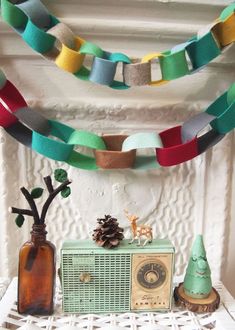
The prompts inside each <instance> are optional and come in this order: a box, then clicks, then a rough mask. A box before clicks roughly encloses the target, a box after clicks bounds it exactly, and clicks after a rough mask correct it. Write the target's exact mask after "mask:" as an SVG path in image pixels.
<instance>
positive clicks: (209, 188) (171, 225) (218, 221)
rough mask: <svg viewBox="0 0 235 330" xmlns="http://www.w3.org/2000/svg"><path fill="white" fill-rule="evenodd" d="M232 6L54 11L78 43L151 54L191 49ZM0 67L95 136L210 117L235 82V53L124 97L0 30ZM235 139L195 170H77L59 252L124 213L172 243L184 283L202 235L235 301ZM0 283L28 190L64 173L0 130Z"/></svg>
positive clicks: (204, 0) (108, 5)
mask: <svg viewBox="0 0 235 330" xmlns="http://www.w3.org/2000/svg"><path fill="white" fill-rule="evenodd" d="M229 2H230V1H222V0H221V1H219V0H216V1H209V0H199V1H196V0H176V1H170V0H169V1H167V0H166V1H160V0H159V1H158V0H148V1H146V0H145V1H144V0H128V1H123V0H119V1H115V0H101V1H95V0H86V1H85V0H84V1H83V0H67V1H66V0H57V1H49V0H47V1H45V3H46V5H47V6H48V7H49V8H50V9H51V11H52V12H53V13H54V14H55V15H56V16H58V17H59V18H60V19H61V20H62V21H63V22H65V23H67V24H68V25H69V26H70V27H71V28H72V30H73V31H74V32H76V33H77V34H79V35H80V36H82V37H84V38H86V39H88V40H90V41H92V42H95V43H97V44H99V45H100V46H101V47H102V48H103V49H105V50H110V51H121V52H124V53H126V54H128V55H130V56H134V57H141V56H143V55H145V54H146V53H148V52H153V51H154V52H155V51H161V50H166V49H168V48H170V47H172V46H174V45H175V44H177V43H180V42H183V41H185V40H186V39H187V38H189V37H190V36H192V35H193V34H195V33H196V32H197V31H198V30H199V29H200V28H202V27H203V26H204V25H206V24H208V23H210V22H211V21H212V20H213V19H214V18H216V17H217V16H218V15H219V13H220V11H221V10H222V9H223V7H224V6H225V5H227V4H228V3H229ZM0 36H1V42H0V65H1V67H2V68H4V70H5V72H6V73H7V75H8V77H9V79H10V80H12V81H13V82H14V83H15V84H16V86H18V87H19V88H20V90H21V92H22V93H23V95H24V96H25V98H26V99H27V100H28V102H29V104H30V105H31V106H33V107H35V108H37V109H39V110H40V111H41V112H42V113H43V114H45V115H46V116H48V117H49V118H56V119H58V120H60V121H62V122H64V123H67V124H69V125H71V126H73V127H76V128H83V129H88V130H91V131H94V132H97V133H120V132H127V133H133V132H138V131H149V130H156V131H160V130H163V129H164V128H168V127H172V126H175V125H177V124H180V123H181V122H182V121H184V120H185V119H186V118H188V117H190V116H192V115H193V114H195V113H197V112H200V111H202V110H203V109H205V107H206V106H207V105H208V104H209V103H210V102H211V101H213V100H214V99H215V98H216V97H217V96H218V95H220V93H222V92H223V91H224V90H225V89H226V88H227V87H228V86H229V85H230V84H231V82H233V81H234V80H235V71H234V68H235V61H234V52H235V48H234V47H232V48H231V49H229V50H228V51H227V52H226V53H225V54H223V55H222V56H221V57H220V58H219V59H217V60H216V61H214V62H213V63H212V64H210V65H209V66H208V67H206V68H205V69H203V70H202V71H200V72H199V73H197V74H195V75H193V76H188V77H185V78H181V79H179V80H177V81H174V82H171V83H170V84H168V85H165V86H162V87H158V88H151V87H141V88H132V89H130V90H128V91H114V90H111V89H108V88H106V87H103V86H97V85H94V84H91V83H88V82H81V81H78V80H76V79H75V78H74V77H72V75H70V74H68V73H66V72H63V71H61V70H59V69H58V68H57V67H55V66H54V65H53V64H52V63H50V62H47V61H46V60H44V59H43V58H41V57H40V56H39V55H37V54H36V53H34V52H33V51H32V50H30V49H29V48H28V47H27V46H26V45H25V44H24V42H23V41H22V40H21V39H20V37H19V36H17V35H16V34H15V33H14V32H13V31H12V30H10V29H9V28H8V27H7V26H6V25H5V24H3V23H2V22H0ZM233 148H234V135H233V133H231V134H229V135H228V136H227V137H226V138H225V139H224V140H223V141H222V142H221V143H220V144H218V145H217V146H216V147H215V148H213V150H210V151H209V152H207V153H206V154H204V155H201V156H200V157H198V158H197V159H195V160H193V161H191V162H188V163H186V164H183V165H180V166H177V167H174V168H164V169H160V170H151V171H145V172H141V171H140V172H135V171H132V170H126V171H100V172H87V171H80V170H77V169H74V168H67V167H66V166H63V167H64V168H66V169H68V171H69V174H70V176H71V177H72V178H73V185H72V189H73V194H72V196H71V198H70V199H69V200H65V201H59V199H58V202H57V203H55V204H54V205H53V207H52V209H51V212H50V215H49V216H48V219H47V223H48V232H49V235H48V236H49V239H51V240H52V241H54V242H55V243H56V244H57V247H58V249H59V247H60V246H61V243H62V240H63V239H65V238H66V237H72V238H85V237H88V236H89V232H90V230H91V229H93V228H94V227H95V226H96V218H97V217H101V216H103V215H104V213H111V214H112V215H114V216H117V217H118V219H119V221H120V224H121V225H122V226H124V227H126V235H127V236H128V235H129V234H130V233H129V229H128V228H127V225H128V224H127V221H126V220H125V217H124V215H123V209H124V208H128V209H129V210H130V211H131V212H136V213H138V214H139V215H140V217H141V219H142V221H143V222H148V223H150V224H152V225H153V228H154V232H155V235H156V236H158V237H166V236H169V238H170V239H171V240H172V241H173V242H174V244H175V246H176V251H177V259H176V261H177V265H176V272H177V274H181V273H183V271H184V269H185V266H186V263H187V258H188V256H189V249H190V247H191V243H192V239H193V237H194V235H195V234H196V233H203V234H204V237H205V243H206V247H207V251H208V259H209V261H210V264H211V268H212V272H213V277H214V278H215V279H218V278H220V279H222V280H224V281H225V282H226V284H227V286H228V287H229V289H230V290H231V291H233V293H234V294H235V289H234V288H233V286H232V278H233V276H234V274H235V260H234V257H233V255H232V251H233V248H232V243H230V242H233V241H234V238H235V237H234V235H235V234H234V233H235V230H233V231H232V230H231V228H232V226H234V221H232V218H234V215H233V213H232V207H231V205H233V204H232V199H233V198H234V197H233V186H234V184H233V180H234V176H233V173H234V171H233V167H234V164H235V161H234V159H233V158H234V155H233ZM0 153H1V157H0V168H1V171H0V189H1V194H0V196H1V199H0V203H1V211H2V219H1V221H0V232H1V241H0V274H1V275H4V276H13V275H15V274H16V269H17V254H18V252H17V248H18V247H19V246H20V245H21V244H22V242H24V241H25V240H26V239H27V237H28V235H29V234H28V233H29V228H30V225H26V226H24V228H23V229H17V228H16V226H15V224H14V219H13V218H14V217H12V216H11V215H10V214H8V211H7V210H8V207H9V206H11V205H14V206H17V205H18V206H20V205H21V204H23V203H24V200H23V198H22V196H20V193H19V187H20V186H21V185H25V186H27V187H33V186H35V185H40V184H41V177H42V176H43V175H46V174H48V173H50V171H52V170H53V169H54V168H56V167H58V166H61V164H58V163H55V162H53V161H49V160H47V159H45V158H43V157H42V156H40V155H37V154H35V153H34V152H31V151H29V150H26V149H25V148H24V147H22V146H20V145H18V144H17V143H16V142H15V141H14V140H12V139H11V138H10V137H8V136H7V135H5V134H4V133H3V131H1V138H0Z"/></svg>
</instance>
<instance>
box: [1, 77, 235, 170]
mask: <svg viewBox="0 0 235 330" xmlns="http://www.w3.org/2000/svg"><path fill="white" fill-rule="evenodd" d="M0 98H1V103H0V126H2V127H3V128H4V129H5V130H6V132H7V133H8V134H10V135H11V136H12V137H13V138H15V139H16V140H17V141H18V142H20V143H22V144H23V145H25V146H27V147H30V148H31V149H33V150H35V151H37V152H38V153H40V154H42V155H44V156H46V157H48V158H50V159H54V160H57V161H63V162H66V163H67V164H69V165H71V166H74V167H77V168H81V169H86V170H96V169H99V168H104V169H114V168H134V169H149V168H157V167H159V166H173V165H177V164H180V163H183V162H186V161H188V160H190V159H193V158H194V157H196V156H198V155H200V154H201V153H203V152H204V151H206V150H208V148H211V147H212V146H214V145H215V144H217V143H218V142H219V141H220V140H221V139H222V138H223V137H224V135H225V134H226V133H228V132H229V131H231V130H232V129H233V128H234V127H235V84H233V85H232V86H231V87H230V89H229V90H228V91H227V92H225V93H224V94H223V95H221V96H220V97H219V98H218V99H217V100H216V101H215V102H214V103H212V104H211V105H210V106H209V107H208V109H207V110H206V111H205V112H203V113H200V114H198V115H196V116H194V117H192V118H190V119H189V120H187V121H186V122H185V123H183V125H182V126H177V127H173V128H170V129H167V130H165V131H163V132H161V133H159V134H157V133H156V132H150V133H136V134H133V135H130V136H123V135H113V136H101V137H100V136H98V135H96V134H94V133H91V132H87V131H84V130H76V129H74V128H71V127H69V126H67V125H64V124H62V123H60V122H58V121H55V120H48V119H46V118H45V117H43V116H42V115H41V114H39V113H38V112H36V111H34V110H33V109H31V108H29V107H28V105H27V103H26V101H25V100H24V98H23V96H22V95H21V94H20V92H19V91H18V90H17V88H16V87H15V86H14V85H13V84H12V83H11V82H10V81H9V80H7V78H6V77H5V75H4V73H3V72H1V71H0ZM208 125H209V126H210V130H209V131H207V132H206V133H204V134H202V135H201V131H202V130H204V129H205V128H206V127H207V126H208ZM55 138H56V139H55ZM77 147H86V148H89V149H93V152H94V156H90V155H89V154H84V153H83V154H82V153H80V152H78V151H77V150H75V148H76V149H77ZM139 149H152V150H154V151H155V155H154V156H141V155H138V154H137V155H136V152H138V150H139Z"/></svg>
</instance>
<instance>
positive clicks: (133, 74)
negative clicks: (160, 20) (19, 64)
mask: <svg viewBox="0 0 235 330" xmlns="http://www.w3.org/2000/svg"><path fill="white" fill-rule="evenodd" d="M1 13H2V18H3V20H4V21H5V22H7V23H8V24H9V25H11V26H12V27H13V28H14V29H15V30H16V32H18V33H19V34H20V35H21V37H22V38H23V40H24V41H25V42H26V43H27V44H28V45H29V46H30V47H31V48H33V49H34V50H35V51H37V52H39V53H40V54H42V55H43V56H44V57H46V58H48V59H51V60H53V61H54V62H55V63H56V65H57V66H58V67H60V68H61V69H63V70H66V71H68V72H70V73H72V74H73V75H74V76H75V77H77V78H80V79H83V80H90V81H92V82H95V83H98V84H102V85H107V86H110V87H112V88H115V89H126V88H129V87H130V86H141V85H151V86H158V85H160V84H163V83H167V82H169V81H170V80H173V79H177V78H180V77H183V76H185V75H188V74H192V73H194V72H196V71H198V70H199V69H201V68H202V67H204V66H205V65H207V64H208V63H209V62H211V61H212V60H213V59H215V58H216V57H217V56H218V55H219V54H221V52H222V51H223V50H224V48H226V46H228V45H229V44H231V43H232V42H234V40H235V5H234V4H231V5H230V6H228V7H227V8H225V9H224V10H223V12H222V13H221V15H220V17H219V18H218V19H216V20H215V21H214V22H213V23H212V24H210V25H209V26H208V27H206V28H204V29H203V30H202V31H200V32H199V33H198V35H197V36H194V37H192V38H191V39H190V40H188V41H187V42H185V43H183V44H180V45H177V46H175V47H173V48H172V49H171V50H168V51H165V52H161V53H153V54H147V55H146V56H144V57H143V58H142V60H141V61H140V62H137V63H135V61H132V60H131V59H130V58H129V57H128V56H126V55H125V54H122V53H110V52H108V51H104V50H102V49H101V48H100V47H99V46H97V45H95V44H93V43H91V42H88V41H86V40H84V39H82V38H80V37H77V36H75V35H74V34H73V33H72V31H71V30H70V29H69V28H68V27H67V26H66V25H65V24H63V23H61V22H60V21H59V20H58V19H57V18H56V17H54V16H53V15H51V14H50V13H49V12H48V10H47V8H46V7H45V6H44V5H43V4H42V3H41V2H40V1H39V0H25V1H22V0H20V1H17V0H1ZM87 56H92V57H93V63H92V66H91V68H86V67H85V66H84V59H85V57H87ZM187 59H188V60H187ZM156 60H157V61H158V62H159V66H160V71H161V78H160V79H159V80H156V81H153V80H152V75H151V71H152V63H153V61H156ZM118 63H122V64H123V81H116V80H115V75H116V69H117V64H118Z"/></svg>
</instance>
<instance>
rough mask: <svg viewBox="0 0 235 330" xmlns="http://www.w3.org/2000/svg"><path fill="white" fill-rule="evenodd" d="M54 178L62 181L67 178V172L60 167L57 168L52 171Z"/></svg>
mask: <svg viewBox="0 0 235 330" xmlns="http://www.w3.org/2000/svg"><path fill="white" fill-rule="evenodd" d="M54 178H55V180H56V181H58V182H64V181H66V180H67V179H68V174H67V172H66V171H65V170H63V169H62V168H58V169H56V170H55V171H54Z"/></svg>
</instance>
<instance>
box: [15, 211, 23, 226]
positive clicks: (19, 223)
mask: <svg viewBox="0 0 235 330" xmlns="http://www.w3.org/2000/svg"><path fill="white" fill-rule="evenodd" d="M24 220H25V219H24V216H23V215H22V214H19V215H18V216H17V217H16V219H15V223H16V225H17V226H18V227H19V228H20V227H22V226H23V223H24Z"/></svg>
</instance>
